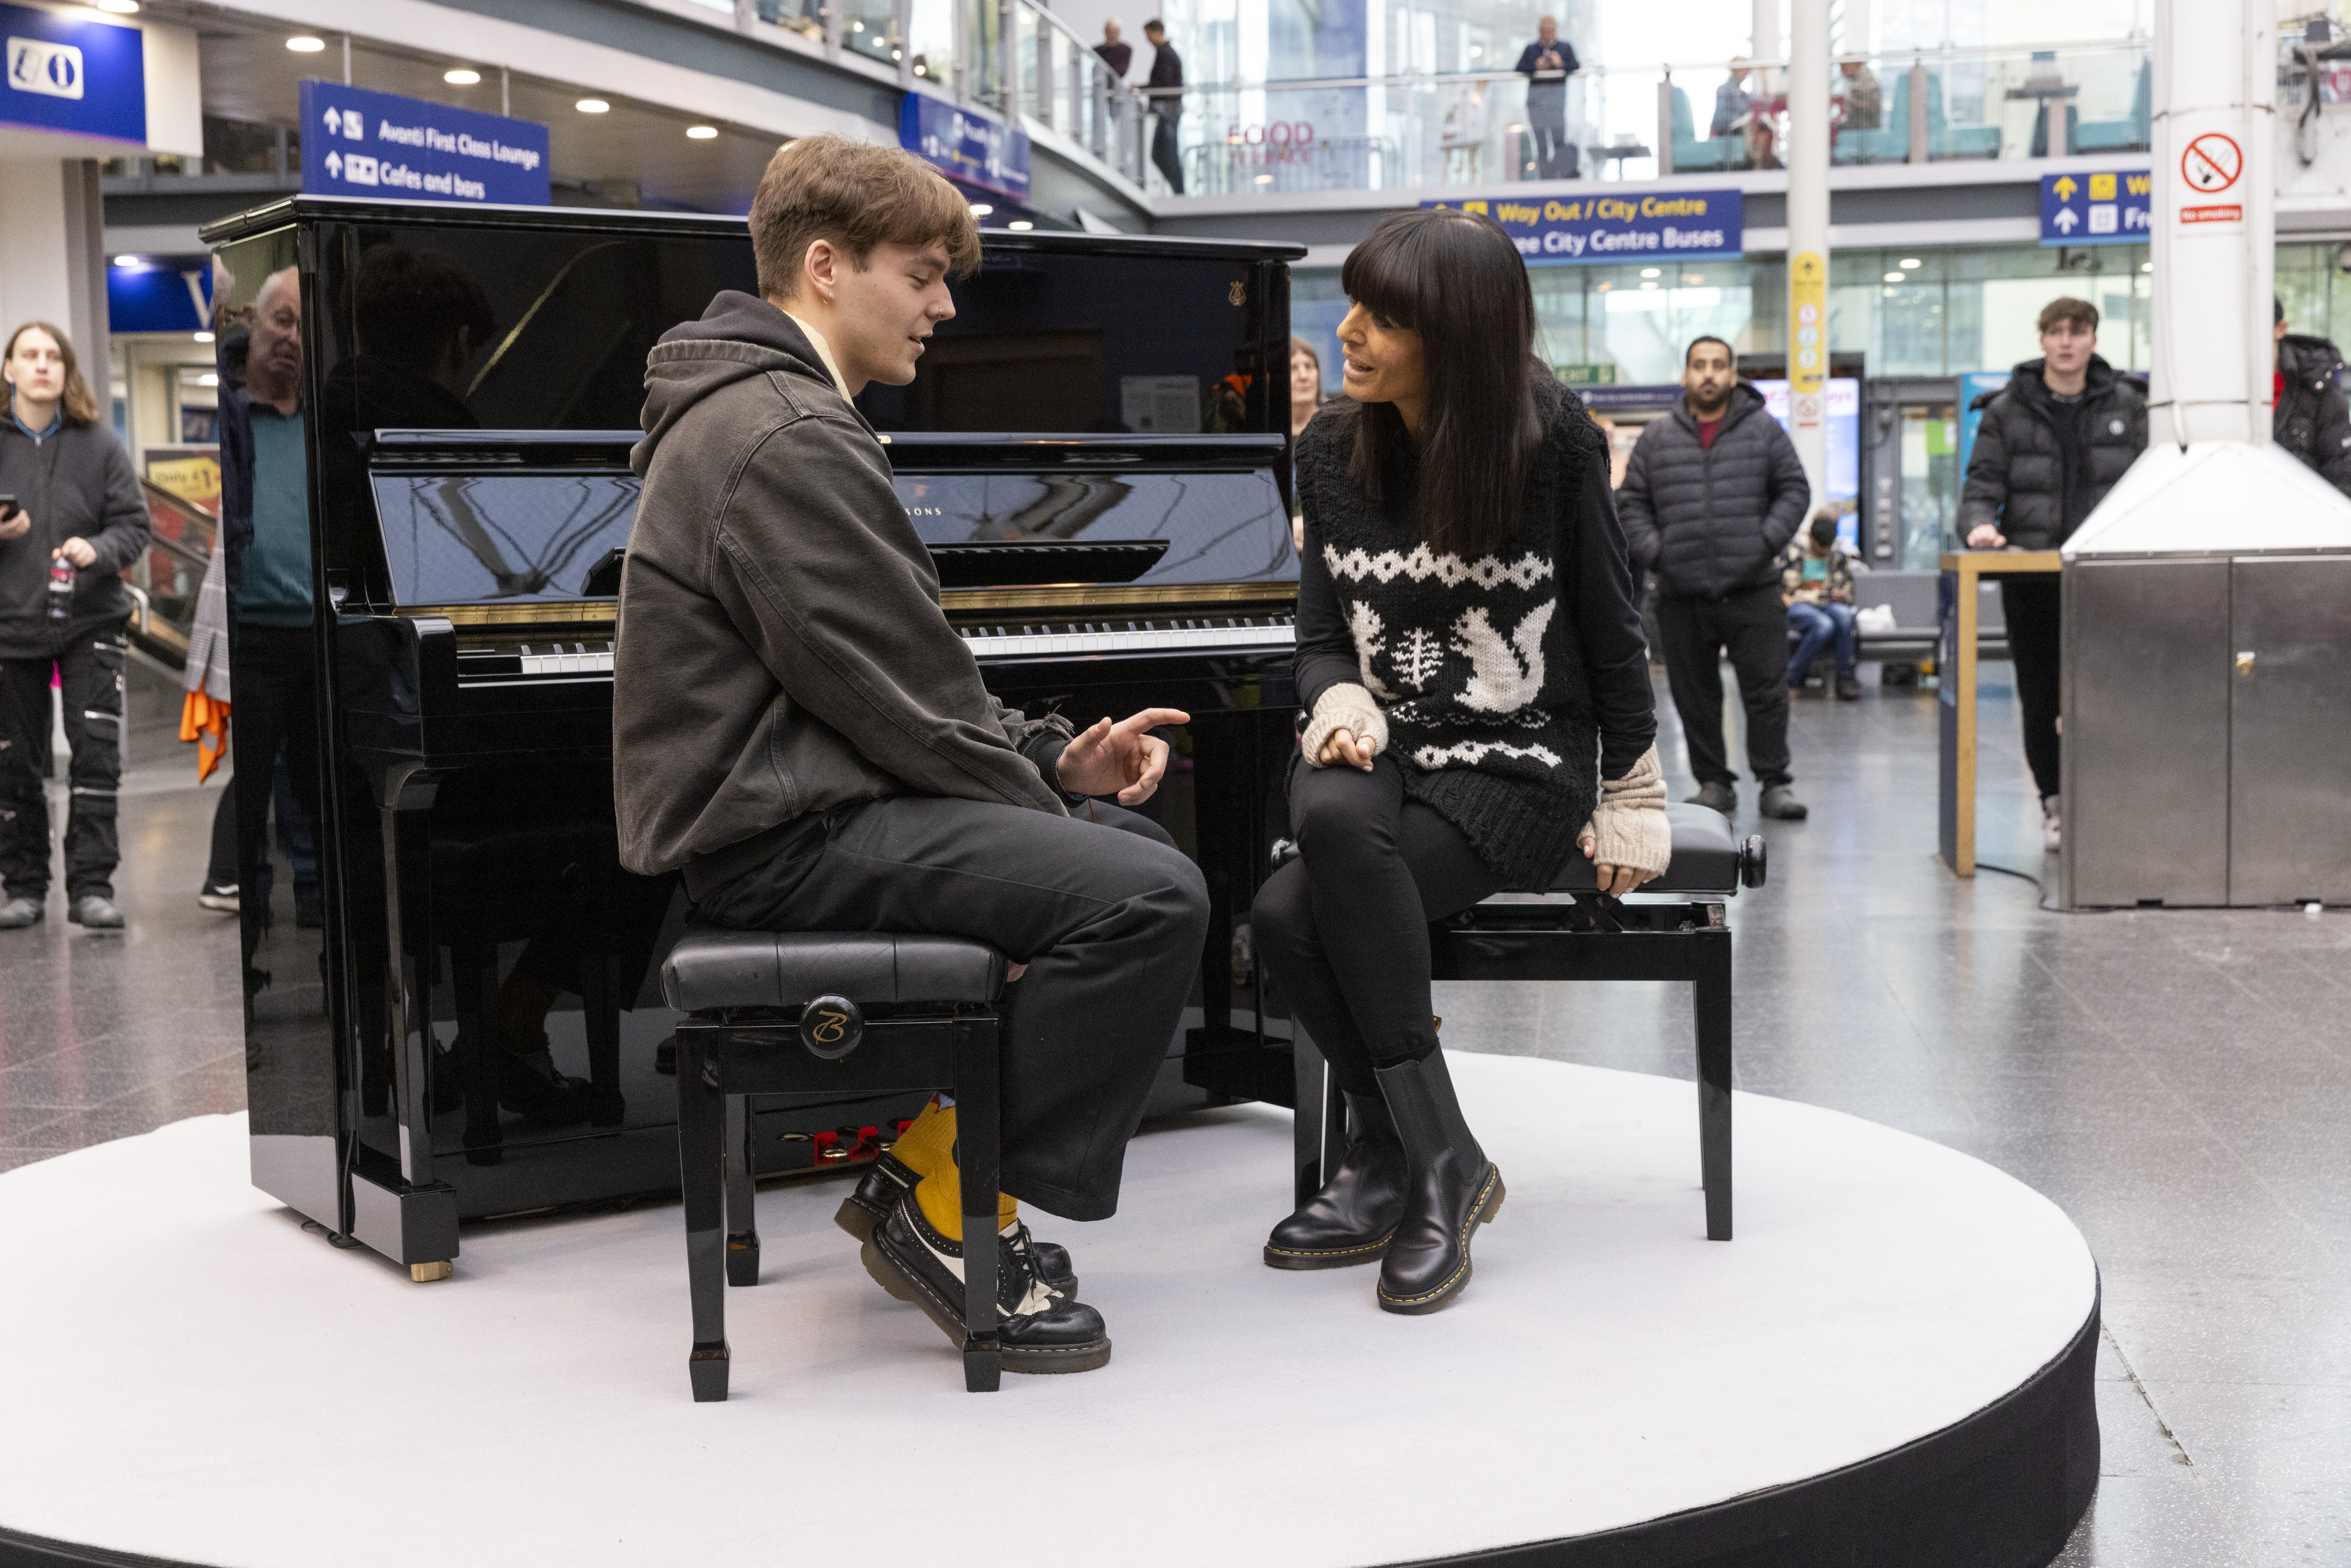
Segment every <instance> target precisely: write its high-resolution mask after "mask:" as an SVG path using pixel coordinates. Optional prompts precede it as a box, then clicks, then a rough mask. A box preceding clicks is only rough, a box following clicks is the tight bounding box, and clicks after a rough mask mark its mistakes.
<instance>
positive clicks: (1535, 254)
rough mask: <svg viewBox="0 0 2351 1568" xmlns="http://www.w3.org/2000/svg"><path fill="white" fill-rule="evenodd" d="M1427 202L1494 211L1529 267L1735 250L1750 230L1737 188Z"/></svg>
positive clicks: (1727, 253) (1428, 204) (1729, 253)
mask: <svg viewBox="0 0 2351 1568" xmlns="http://www.w3.org/2000/svg"><path fill="white" fill-rule="evenodd" d="M1421 205H1422V206H1424V207H1458V208H1459V209H1460V210H1461V211H1463V212H1469V213H1482V214H1485V215H1486V216H1488V217H1490V218H1492V219H1493V220H1494V221H1495V222H1496V223H1498V224H1499V225H1502V228H1503V230H1504V232H1506V233H1507V234H1509V235H1510V239H1511V242H1512V243H1513V244H1515V245H1516V246H1518V247H1519V254H1520V256H1524V257H1525V258H1526V260H1527V263H1528V265H1529V266H1540V265H1541V264H1544V263H1573V262H1588V261H1610V260H1614V259H1616V258H1617V257H1620V256H1641V257H1643V258H1645V259H1646V258H1651V257H1655V258H1657V259H1660V260H1662V259H1664V258H1666V257H1668V256H1689V257H1698V256H1737V255H1739V254H1740V248H1741V246H1742V245H1743V244H1744V241H1745V237H1746V225H1745V216H1744V213H1743V210H1742V207H1741V204H1740V193H1739V192H1737V191H1677V192H1674V193H1670V194H1664V195H1657V194H1652V195H1645V196H1639V197H1634V196H1580V197H1564V196H1554V197H1552V198H1550V199H1548V200H1544V201H1535V200H1531V199H1519V198H1507V197H1505V198H1493V199H1488V198H1485V197H1475V198H1472V199H1470V200H1468V201H1464V202H1423V203H1422V204H1421ZM1693 220H1695V221H1693Z"/></svg>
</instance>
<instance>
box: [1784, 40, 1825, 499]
mask: <svg viewBox="0 0 2351 1568" xmlns="http://www.w3.org/2000/svg"><path fill="white" fill-rule="evenodd" d="M1789 21H1790V26H1789V29H1788V32H1789V37H1788V139H1787V145H1786V146H1785V147H1784V148H1782V152H1781V159H1782V162H1784V163H1786V164H1787V166H1788V424H1789V434H1791V435H1792V436H1793V437H1794V438H1795V442H1796V455H1797V456H1798V457H1800V458H1802V460H1803V464H1804V477H1805V478H1806V479H1807V480H1809V481H1810V482H1811V484H1812V487H1813V506H1814V507H1818V506H1819V505H1820V504H1821V503H1822V502H1823V501H1824V500H1826V499H1827V494H1828V493H1827V489H1826V486H1825V481H1826V479H1827V477H1828V388H1827V379H1828V371H1829V292H1828V277H1829V134H1830V132H1829V4H1828V0H1794V7H1793V9H1792V12H1791V14H1790V17H1789Z"/></svg>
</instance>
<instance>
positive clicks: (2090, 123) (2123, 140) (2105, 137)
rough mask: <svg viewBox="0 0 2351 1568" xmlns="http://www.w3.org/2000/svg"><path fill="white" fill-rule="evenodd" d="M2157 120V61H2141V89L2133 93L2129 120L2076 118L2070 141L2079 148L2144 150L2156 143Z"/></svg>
mask: <svg viewBox="0 0 2351 1568" xmlns="http://www.w3.org/2000/svg"><path fill="white" fill-rule="evenodd" d="M2154 123H2155V62H2154V61H2153V60H2141V61H2140V62H2139V64H2138V89H2137V91H2135V92H2134V93H2132V94H2131V111H2130V118H2129V119H2127V120H2083V121H2078V122H2076V123H2075V124H2074V126H2073V127H2072V131H2073V134H2072V135H2071V136H2070V137H2068V138H2067V140H2066V145H2067V146H2069V147H2071V148H2072V149H2073V150H2074V152H2145V151H2146V150H2147V148H2148V147H2149V146H2151V145H2152V144H2153V139H2152V138H2153V128H2154Z"/></svg>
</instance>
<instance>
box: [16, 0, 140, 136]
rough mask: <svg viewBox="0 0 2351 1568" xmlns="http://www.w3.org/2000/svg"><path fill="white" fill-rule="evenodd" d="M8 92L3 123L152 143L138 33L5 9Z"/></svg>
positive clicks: (44, 13)
mask: <svg viewBox="0 0 2351 1568" xmlns="http://www.w3.org/2000/svg"><path fill="white" fill-rule="evenodd" d="M0 36H5V37H6V39H7V50H8V55H7V61H8V87H7V90H6V91H5V92H0V121H5V123H8V124H11V125H26V126H31V127H33V128H34V129H36V130H39V131H62V132H65V133H66V134H68V135H72V136H102V137H105V138H106V139H107V140H109V141H129V142H135V143H137V144H139V145H141V146H144V145H146V142H147V64H146V56H145V52H144V51H145V47H146V40H145V39H144V38H142V37H141V36H140V33H139V29H138V28H136V27H118V26H115V25H114V24H112V23H110V22H83V21H78V20H70V19H68V18H67V17H66V16H61V15H57V14H55V13H52V12H48V11H34V10H29V9H27V8H26V7H25V6H22V5H0Z"/></svg>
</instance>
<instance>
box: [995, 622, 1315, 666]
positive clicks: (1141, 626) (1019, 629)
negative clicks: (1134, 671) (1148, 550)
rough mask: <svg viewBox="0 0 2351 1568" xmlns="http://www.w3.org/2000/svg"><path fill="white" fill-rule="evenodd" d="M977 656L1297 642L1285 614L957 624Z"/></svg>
mask: <svg viewBox="0 0 2351 1568" xmlns="http://www.w3.org/2000/svg"><path fill="white" fill-rule="evenodd" d="M956 631H957V632H960V633H961V634H962V637H963V640H964V641H965V642H966V643H968V644H970V646H971V652H972V656H973V657H974V658H978V659H1028V658H1041V657H1049V656H1061V655H1068V654H1072V653H1200V652H1204V651H1210V650H1217V649H1227V648H1247V649H1272V648H1287V647H1290V646H1291V645H1292V644H1293V643H1295V642H1296V640H1297V639H1296V633H1295V632H1294V631H1293V630H1292V626H1291V618H1290V616H1287V615H1205V616H1196V617H1190V618H1184V617H1176V616H1167V617H1160V618H1154V619H1150V620H1144V621H1102V622H1079V623H1072V622H1047V623H1044V624H1034V625H1025V626H1022V625H1013V624H1010V623H1007V624H1005V625H1001V626H958V627H956Z"/></svg>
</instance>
